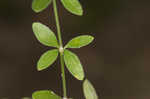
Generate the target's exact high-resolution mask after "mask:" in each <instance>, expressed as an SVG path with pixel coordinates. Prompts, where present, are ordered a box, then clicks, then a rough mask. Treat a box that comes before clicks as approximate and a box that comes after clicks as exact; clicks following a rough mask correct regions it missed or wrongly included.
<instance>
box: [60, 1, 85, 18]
mask: <svg viewBox="0 0 150 99" xmlns="http://www.w3.org/2000/svg"><path fill="white" fill-rule="evenodd" d="M61 2H62V4H63V5H64V7H65V8H66V9H67V10H68V11H69V12H71V13H72V14H75V15H79V16H81V15H83V9H82V6H81V4H80V2H79V1H78V0H61Z"/></svg>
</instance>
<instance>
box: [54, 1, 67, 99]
mask: <svg viewBox="0 0 150 99" xmlns="http://www.w3.org/2000/svg"><path fill="white" fill-rule="evenodd" d="M53 8H54V14H55V20H56V26H57V34H58V40H59V45H60V49H61V48H62V47H63V43H62V38H61V31H60V24H59V18H58V11H57V4H56V0H53ZM60 64H61V73H62V75H61V76H62V84H63V97H64V98H67V91H66V79H65V67H64V59H63V52H61V51H60Z"/></svg>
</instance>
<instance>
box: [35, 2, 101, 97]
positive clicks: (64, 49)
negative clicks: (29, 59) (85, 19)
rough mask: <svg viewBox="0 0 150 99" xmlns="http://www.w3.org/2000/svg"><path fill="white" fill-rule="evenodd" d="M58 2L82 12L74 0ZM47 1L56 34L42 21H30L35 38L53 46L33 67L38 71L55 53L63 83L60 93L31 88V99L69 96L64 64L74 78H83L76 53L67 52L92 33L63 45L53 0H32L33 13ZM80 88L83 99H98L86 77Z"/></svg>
mask: <svg viewBox="0 0 150 99" xmlns="http://www.w3.org/2000/svg"><path fill="white" fill-rule="evenodd" d="M60 1H61V3H62V5H63V6H64V7H65V9H66V10H67V11H69V12H70V13H72V14H74V15H78V16H82V15H83V8H82V6H81V4H80V2H79V1H78V0H60ZM49 5H53V10H54V11H53V12H54V15H55V21H56V27H57V37H56V35H55V33H54V32H53V31H52V30H51V29H50V28H49V27H47V26H46V25H44V24H42V23H40V22H34V23H33V25H32V29H33V32H34V34H35V36H36V38H37V40H38V41H39V42H40V43H41V44H43V45H45V46H48V47H53V48H54V49H52V50H48V51H46V52H45V53H44V54H43V55H42V56H41V57H40V59H39V61H38V62H37V70H38V71H42V70H44V69H47V68H48V67H50V66H51V65H52V64H53V63H54V62H55V61H56V60H57V58H58V57H59V58H60V65H61V73H62V74H61V76H62V85H63V97H61V96H59V95H57V94H55V93H54V92H53V91H51V90H40V91H35V92H34V93H33V94H32V98H33V99H70V98H68V96H67V90H66V89H67V88H66V79H65V66H66V68H67V69H68V71H69V72H70V73H71V74H72V76H74V77H75V78H76V79H77V80H81V81H82V80H84V79H85V74H84V70H83V66H82V64H81V62H80V60H79V58H78V56H77V55H76V54H75V53H73V52H71V51H70V50H69V49H70V48H80V47H84V46H86V45H88V44H90V43H91V42H92V41H93V40H94V37H93V36H90V35H81V36H78V37H75V38H73V39H72V40H70V41H69V42H68V43H67V44H66V45H65V46H63V43H62V42H63V41H62V37H61V28H60V24H59V15H58V10H57V3H56V0H33V2H32V9H33V11H34V12H36V13H40V12H41V11H43V10H45V9H46V8H47V7H48V6H49ZM83 92H84V96H85V98H86V99H98V96H97V94H96V91H95V89H94V87H93V86H92V84H91V83H90V81H89V80H87V79H85V80H84V81H83Z"/></svg>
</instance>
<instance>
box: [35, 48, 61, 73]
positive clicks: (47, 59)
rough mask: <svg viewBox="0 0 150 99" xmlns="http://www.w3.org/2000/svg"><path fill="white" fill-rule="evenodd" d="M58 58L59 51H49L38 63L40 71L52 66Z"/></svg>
mask: <svg viewBox="0 0 150 99" xmlns="http://www.w3.org/2000/svg"><path fill="white" fill-rule="evenodd" d="M57 57H58V50H57V49H54V50H49V51H47V52H45V53H44V54H43V55H42V56H41V57H40V59H39V61H38V63H37V69H38V71H41V70H43V69H46V68H48V67H49V66H50V65H51V64H53V63H54V62H55V60H56V59H57Z"/></svg>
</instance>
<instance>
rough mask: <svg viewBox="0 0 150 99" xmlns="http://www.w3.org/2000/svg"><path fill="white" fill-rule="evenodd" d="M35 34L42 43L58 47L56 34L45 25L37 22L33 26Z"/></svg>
mask: <svg viewBox="0 0 150 99" xmlns="http://www.w3.org/2000/svg"><path fill="white" fill-rule="evenodd" d="M32 28H33V32H34V34H35V36H36V38H37V39H38V40H39V42H40V43H42V44H44V45H46V46H52V47H58V46H59V45H58V42H57V39H56V36H55V34H54V33H53V32H52V31H51V30H50V29H49V28H48V27H47V26H45V25H43V24H41V23H39V22H35V23H33V25H32Z"/></svg>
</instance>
